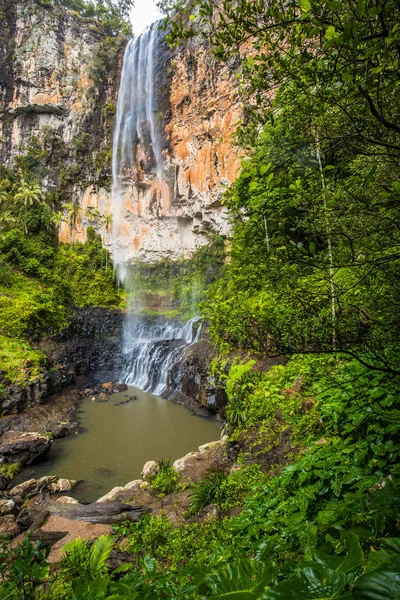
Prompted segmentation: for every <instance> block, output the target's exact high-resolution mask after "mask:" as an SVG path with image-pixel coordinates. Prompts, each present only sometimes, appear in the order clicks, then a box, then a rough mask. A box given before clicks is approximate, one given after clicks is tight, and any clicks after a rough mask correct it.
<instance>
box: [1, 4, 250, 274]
mask: <svg viewBox="0 0 400 600" xmlns="http://www.w3.org/2000/svg"><path fill="white" fill-rule="evenodd" d="M0 11H1V13H2V16H3V19H2V20H1V19H0V21H2V22H1V24H0V28H1V31H0V33H1V36H0V37H1V40H0V73H1V75H0V161H1V163H2V164H3V165H5V166H7V167H11V166H13V165H15V162H16V160H17V161H18V156H21V155H24V154H25V155H26V154H27V153H29V151H30V149H32V147H34V148H35V149H36V155H38V153H39V156H40V159H39V163H40V164H39V165H37V167H36V168H37V172H38V173H39V175H40V178H41V182H42V185H43V187H44V189H46V190H50V191H54V192H57V193H58V194H59V197H60V198H61V203H62V202H64V203H71V202H73V201H78V202H79V204H80V211H77V212H76V215H77V219H76V221H77V222H76V224H75V226H71V222H70V220H68V214H67V213H68V210H67V209H66V210H65V211H64V212H65V221H64V222H63V223H62V224H61V229H60V239H61V241H65V242H68V241H71V240H72V239H73V241H84V240H85V239H86V230H87V228H88V227H89V226H92V227H94V228H95V229H96V230H97V231H98V232H100V233H101V235H102V238H103V241H104V244H105V245H106V246H107V245H108V246H109V247H110V248H111V231H112V227H111V218H110V217H109V215H110V211H111V208H110V207H111V199H110V187H111V145H112V133H113V122H114V118H115V107H116V99H117V96H118V85H119V78H120V72H121V67H122V57H123V51H124V47H125V45H126V43H127V39H126V38H124V36H122V35H120V36H119V37H118V39H114V40H113V43H112V44H111V46H110V48H109V47H108V44H110V42H109V38H107V37H106V36H105V34H104V32H103V31H102V29H101V27H100V26H99V25H98V24H96V22H94V21H92V20H89V19H84V18H82V17H79V16H78V15H77V14H76V13H72V12H71V11H68V10H67V9H65V8H62V7H54V6H53V7H51V6H44V5H42V4H41V3H40V2H39V0H16V2H14V3H11V4H10V3H9V2H7V0H0ZM159 39H160V42H159V47H158V49H157V60H156V64H155V69H154V78H155V81H154V83H155V88H156V92H157V109H158V110H157V120H158V122H159V124H160V127H161V132H160V134H161V137H162V138H163V148H162V153H163V159H164V166H165V169H164V177H163V178H162V180H160V179H159V178H157V177H156V174H155V168H154V164H153V162H152V161H151V160H149V157H148V156H146V148H143V147H140V146H139V147H138V149H137V156H136V159H137V160H136V165H137V168H136V172H135V173H133V174H132V179H131V181H128V182H126V189H125V193H124V196H123V200H122V204H123V206H122V226H121V230H120V232H119V236H120V240H119V242H120V244H121V245H122V246H123V247H124V248H125V250H126V257H127V259H140V260H144V261H147V262H155V261H157V260H160V259H164V258H170V259H176V258H180V257H183V256H190V254H192V253H193V251H194V250H195V249H196V248H197V247H199V246H201V245H203V244H205V243H207V241H208V237H207V236H208V235H209V234H210V233H217V234H220V235H223V236H226V235H228V233H229V224H228V222H227V219H226V212H225V209H224V207H223V206H222V205H221V196H222V193H223V190H224V187H225V186H226V185H229V184H230V183H231V182H232V181H233V180H234V178H235V176H236V174H237V172H238V169H239V162H240V161H239V156H238V150H237V148H236V146H235V144H234V140H233V136H234V133H235V129H236V125H237V123H238V121H239V120H240V119H241V117H242V105H241V102H240V98H239V92H238V84H237V78H236V70H237V65H236V64H235V63H232V64H230V65H225V64H222V63H221V64H220V63H218V61H216V60H215V59H214V58H213V57H212V55H211V53H210V51H209V48H208V47H207V44H206V42H204V41H203V40H202V39H201V38H195V39H192V40H191V41H189V42H187V43H186V44H185V45H183V46H181V47H180V48H178V49H175V50H173V51H172V50H170V49H169V48H168V46H167V44H166V42H165V40H164V39H163V34H162V33H161V32H160V34H159ZM110 53H111V54H110ZM105 56H106V57H107V56H108V58H105Z"/></svg>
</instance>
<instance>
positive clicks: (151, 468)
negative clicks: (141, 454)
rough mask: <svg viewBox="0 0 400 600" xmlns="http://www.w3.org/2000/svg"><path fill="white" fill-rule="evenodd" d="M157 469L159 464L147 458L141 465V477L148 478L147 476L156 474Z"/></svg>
mask: <svg viewBox="0 0 400 600" xmlns="http://www.w3.org/2000/svg"><path fill="white" fill-rule="evenodd" d="M158 470H159V466H158V464H157V463H156V461H155V460H148V461H147V463H146V464H145V465H144V467H143V470H142V478H143V479H149V477H152V476H153V475H156V474H157V473H158Z"/></svg>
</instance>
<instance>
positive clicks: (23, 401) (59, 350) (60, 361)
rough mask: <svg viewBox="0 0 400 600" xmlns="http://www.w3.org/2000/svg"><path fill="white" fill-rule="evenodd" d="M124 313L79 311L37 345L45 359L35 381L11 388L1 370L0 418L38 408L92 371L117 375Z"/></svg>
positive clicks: (93, 310) (106, 310) (27, 381)
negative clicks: (45, 362)
mask: <svg viewBox="0 0 400 600" xmlns="http://www.w3.org/2000/svg"><path fill="white" fill-rule="evenodd" d="M122 324H123V312H122V311H120V310H110V309H107V308H91V309H79V310H77V311H76V313H75V316H74V318H73V320H72V321H71V323H70V325H69V326H68V327H67V329H65V330H64V331H62V332H61V333H58V334H56V335H55V336H52V337H46V338H44V339H43V340H41V342H40V343H39V344H38V347H39V349H40V350H42V351H43V352H44V353H45V354H46V355H47V357H48V361H47V364H46V366H45V368H43V370H42V372H41V373H39V375H38V376H37V377H35V378H34V379H31V380H29V374H28V372H29V370H28V367H29V365H27V380H26V382H24V383H23V384H22V385H13V384H12V383H11V382H10V381H9V380H8V379H7V378H6V376H5V374H4V373H3V372H2V371H1V370H0V389H1V390H3V391H2V392H1V394H0V415H1V416H5V415H12V414H16V413H20V412H22V411H24V410H26V409H29V408H32V407H34V406H38V405H40V404H43V403H45V402H46V401H47V399H48V398H50V397H51V396H53V395H54V394H58V393H59V392H61V390H62V389H63V388H65V387H67V386H70V385H73V384H74V383H76V379H77V377H78V376H79V375H87V374H88V373H89V372H92V371H98V372H99V371H100V372H101V371H103V372H108V376H107V377H106V378H107V379H111V378H112V376H111V375H110V374H112V373H114V372H116V371H117V370H118V367H119V366H120V361H121V339H122Z"/></svg>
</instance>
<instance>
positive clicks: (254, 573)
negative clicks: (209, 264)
mask: <svg viewBox="0 0 400 600" xmlns="http://www.w3.org/2000/svg"><path fill="white" fill-rule="evenodd" d="M274 579H275V569H274V567H273V564H272V563H263V562H258V561H255V560H246V559H243V560H238V561H237V562H233V563H231V564H229V565H225V566H224V567H221V568H220V569H218V570H216V571H214V572H212V573H210V574H209V575H207V576H206V577H205V578H204V580H203V581H202V582H201V583H200V585H199V586H198V588H197V589H196V592H195V598H203V597H206V598H214V600H224V599H228V598H229V599H232V600H258V598H260V595H261V594H262V592H263V591H264V590H265V588H266V587H267V585H268V584H270V583H271V582H273V581H274Z"/></svg>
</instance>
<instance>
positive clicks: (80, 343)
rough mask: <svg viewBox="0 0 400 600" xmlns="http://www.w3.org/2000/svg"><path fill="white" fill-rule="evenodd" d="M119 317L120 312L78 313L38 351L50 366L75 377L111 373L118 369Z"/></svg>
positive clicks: (94, 311) (121, 314) (119, 345)
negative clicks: (65, 368)
mask: <svg viewBox="0 0 400 600" xmlns="http://www.w3.org/2000/svg"><path fill="white" fill-rule="evenodd" d="M123 316H124V315H123V313H122V312H121V311H120V310H110V309H107V308H82V309H79V310H77V311H76V313H75V316H74V318H73V320H72V321H71V323H70V325H69V326H68V327H67V328H66V329H65V330H64V331H62V332H61V333H58V334H57V335H56V336H54V337H53V338H51V339H47V340H44V341H43V343H42V349H43V350H44V352H45V353H46V354H47V356H49V357H50V360H51V362H52V363H53V364H64V365H70V367H71V368H72V369H73V370H74V371H75V373H76V375H86V374H87V373H89V372H91V371H106V372H108V373H109V374H110V373H113V372H114V371H117V370H118V367H119V365H120V359H121V340H122V325H123ZM115 387H116V386H115Z"/></svg>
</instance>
